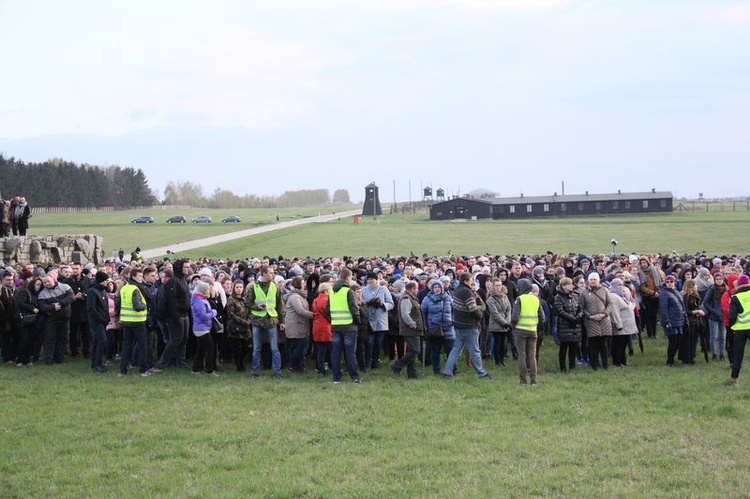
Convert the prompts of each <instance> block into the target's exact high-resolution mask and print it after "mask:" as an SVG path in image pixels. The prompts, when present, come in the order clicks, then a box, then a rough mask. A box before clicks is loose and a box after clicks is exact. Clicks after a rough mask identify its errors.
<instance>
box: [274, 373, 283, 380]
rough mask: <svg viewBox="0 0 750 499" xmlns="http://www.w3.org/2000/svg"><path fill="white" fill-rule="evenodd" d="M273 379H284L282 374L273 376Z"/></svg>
mask: <svg viewBox="0 0 750 499" xmlns="http://www.w3.org/2000/svg"><path fill="white" fill-rule="evenodd" d="M273 379H282V377H281V373H276V374H274V375H273Z"/></svg>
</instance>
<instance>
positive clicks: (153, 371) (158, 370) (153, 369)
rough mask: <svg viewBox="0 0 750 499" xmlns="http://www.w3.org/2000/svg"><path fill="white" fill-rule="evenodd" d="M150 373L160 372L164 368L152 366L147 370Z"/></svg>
mask: <svg viewBox="0 0 750 499" xmlns="http://www.w3.org/2000/svg"><path fill="white" fill-rule="evenodd" d="M148 372H150V373H151V374H159V373H161V372H164V369H159V368H158V367H156V366H154V367H152V368H151V369H149V370H148Z"/></svg>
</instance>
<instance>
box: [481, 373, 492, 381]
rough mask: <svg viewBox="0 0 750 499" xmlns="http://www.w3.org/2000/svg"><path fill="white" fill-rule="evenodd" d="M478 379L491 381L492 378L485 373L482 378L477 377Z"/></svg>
mask: <svg viewBox="0 0 750 499" xmlns="http://www.w3.org/2000/svg"><path fill="white" fill-rule="evenodd" d="M479 379H489V380H491V379H492V376H490V373H486V374H485V375H484V376H479Z"/></svg>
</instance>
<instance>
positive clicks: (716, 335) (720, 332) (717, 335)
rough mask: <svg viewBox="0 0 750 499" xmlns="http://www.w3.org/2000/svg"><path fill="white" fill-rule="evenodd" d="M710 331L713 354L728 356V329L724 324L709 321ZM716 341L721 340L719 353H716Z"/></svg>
mask: <svg viewBox="0 0 750 499" xmlns="http://www.w3.org/2000/svg"><path fill="white" fill-rule="evenodd" d="M708 330H709V331H710V334H711V336H710V337H709V340H708V341H709V345H711V354H713V355H717V354H718V355H726V353H727V345H726V342H727V328H726V327H724V323H723V322H720V321H715V320H713V319H709V320H708ZM716 340H719V351H718V352H717V351H716Z"/></svg>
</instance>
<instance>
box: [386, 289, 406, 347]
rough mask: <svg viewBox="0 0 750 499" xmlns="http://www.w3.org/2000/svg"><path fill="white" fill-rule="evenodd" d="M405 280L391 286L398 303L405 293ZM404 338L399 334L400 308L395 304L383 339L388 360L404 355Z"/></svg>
mask: <svg viewBox="0 0 750 499" xmlns="http://www.w3.org/2000/svg"><path fill="white" fill-rule="evenodd" d="M405 286H406V283H405V281H403V280H400V279H399V280H397V281H395V282H393V284H391V286H390V292H391V301H393V303H394V304H395V303H398V300H399V299H400V298H401V296H403V294H404V288H405ZM404 345H405V344H404V338H403V336H401V335H400V334H399V327H398V308H397V307H396V306H394V307H393V308H392V309H391V310H389V311H388V332H387V333H386V334H385V338H384V339H383V348H384V350H385V351H386V353H387V354H388V360H389V361H393V360H394V359H400V358H401V357H403V356H404Z"/></svg>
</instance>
